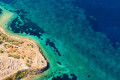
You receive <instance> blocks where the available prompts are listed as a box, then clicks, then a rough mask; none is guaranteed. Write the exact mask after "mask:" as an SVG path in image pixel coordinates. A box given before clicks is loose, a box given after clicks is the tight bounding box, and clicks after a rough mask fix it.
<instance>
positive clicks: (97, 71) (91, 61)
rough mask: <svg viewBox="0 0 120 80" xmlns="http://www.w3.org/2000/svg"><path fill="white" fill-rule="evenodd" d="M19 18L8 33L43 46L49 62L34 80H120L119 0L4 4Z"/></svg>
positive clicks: (6, 0)
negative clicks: (26, 38)
mask: <svg viewBox="0 0 120 80" xmlns="http://www.w3.org/2000/svg"><path fill="white" fill-rule="evenodd" d="M0 5H1V6H3V7H4V8H6V9H7V10H9V11H11V12H13V13H15V14H18V17H16V18H15V19H14V20H11V21H10V22H9V25H8V27H6V31H7V32H8V33H10V34H15V35H19V36H23V37H28V38H30V39H32V40H34V41H36V42H37V43H38V45H39V46H40V48H41V49H42V51H43V55H44V56H45V58H46V59H48V66H47V69H46V71H44V73H42V74H40V75H39V76H37V77H35V78H31V80H120V77H119V76H120V1H119V0H0Z"/></svg>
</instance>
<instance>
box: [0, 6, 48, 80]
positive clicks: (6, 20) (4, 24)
mask: <svg viewBox="0 0 120 80" xmlns="http://www.w3.org/2000/svg"><path fill="white" fill-rule="evenodd" d="M0 8H1V7H0ZM2 9H3V8H2ZM7 12H8V11H7V10H5V13H7ZM6 15H7V16H6ZM4 16H6V17H4ZM13 16H14V14H12V13H11V14H10V15H9V12H8V14H4V15H2V19H0V21H1V22H0V25H1V27H0V31H2V33H4V34H6V35H7V36H9V37H10V38H12V39H17V40H22V41H28V42H31V43H33V44H34V45H35V46H36V50H37V51H36V53H37V58H36V60H37V64H39V63H40V61H41V60H44V66H40V65H39V69H45V68H46V67H47V66H48V61H47V59H46V58H45V56H44V55H43V53H42V50H41V49H40V47H39V46H38V44H37V42H36V41H33V40H32V39H30V38H28V37H25V36H19V35H17V34H16V35H13V34H8V33H7V31H6V30H5V28H6V27H7V26H8V23H9V21H10V19H11V18H12V17H13ZM0 18H1V17H0ZM16 72H17V71H16ZM16 72H14V73H16ZM43 72H44V71H43ZM14 73H12V74H9V75H8V76H10V75H13V74H14ZM5 77H6V76H5ZM5 77H3V78H5ZM29 77H30V76H29ZM29 77H27V78H29ZM3 78H0V79H3ZM22 80H24V79H22Z"/></svg>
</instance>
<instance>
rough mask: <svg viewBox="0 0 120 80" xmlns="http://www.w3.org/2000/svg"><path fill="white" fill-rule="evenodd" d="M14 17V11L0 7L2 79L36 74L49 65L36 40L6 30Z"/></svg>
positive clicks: (0, 69) (0, 75) (0, 78)
mask: <svg viewBox="0 0 120 80" xmlns="http://www.w3.org/2000/svg"><path fill="white" fill-rule="evenodd" d="M12 17H14V13H12V12H9V11H8V10H6V9H4V8H2V7H0V80H20V79H24V78H26V77H29V76H35V75H38V74H40V73H42V72H44V69H45V68H46V67H47V60H46V59H45V57H44V56H43V53H42V50H41V49H40V48H39V46H38V45H37V43H36V42H35V41H33V40H31V39H28V38H25V37H20V36H16V35H12V34H8V33H7V32H6V30H5V27H7V26H8V23H9V21H10V19H11V18H12Z"/></svg>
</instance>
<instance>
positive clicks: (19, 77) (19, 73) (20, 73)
mask: <svg viewBox="0 0 120 80" xmlns="http://www.w3.org/2000/svg"><path fill="white" fill-rule="evenodd" d="M25 76H26V72H25V71H23V72H21V71H18V72H17V73H16V74H14V75H13V78H14V79H15V80H20V79H21V78H23V77H25Z"/></svg>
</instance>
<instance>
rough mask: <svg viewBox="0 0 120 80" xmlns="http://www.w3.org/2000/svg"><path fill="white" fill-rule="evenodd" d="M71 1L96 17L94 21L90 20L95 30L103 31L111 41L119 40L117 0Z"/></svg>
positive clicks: (119, 4) (119, 26)
mask: <svg viewBox="0 0 120 80" xmlns="http://www.w3.org/2000/svg"><path fill="white" fill-rule="evenodd" d="M73 3H74V5H75V6H78V7H80V8H83V9H85V11H86V14H88V15H91V16H93V17H95V18H96V22H95V23H92V22H91V23H92V24H93V25H94V26H93V27H92V28H93V29H94V30H95V31H99V32H102V33H105V34H106V35H107V36H108V37H109V38H110V39H111V41H113V42H120V1H119V0H74V1H73Z"/></svg>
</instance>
